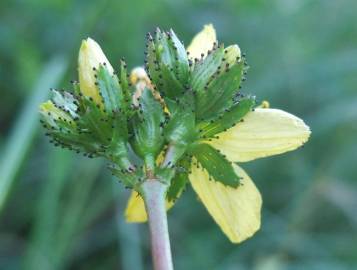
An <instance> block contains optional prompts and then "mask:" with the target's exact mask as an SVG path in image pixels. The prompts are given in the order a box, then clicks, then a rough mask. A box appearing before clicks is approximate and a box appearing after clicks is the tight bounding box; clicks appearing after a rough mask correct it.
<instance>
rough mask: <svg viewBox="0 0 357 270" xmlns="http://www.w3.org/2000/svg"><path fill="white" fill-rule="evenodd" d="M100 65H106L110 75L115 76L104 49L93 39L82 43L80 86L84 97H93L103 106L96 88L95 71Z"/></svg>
mask: <svg viewBox="0 0 357 270" xmlns="http://www.w3.org/2000/svg"><path fill="white" fill-rule="evenodd" d="M99 65H104V66H106V68H107V69H108V71H109V73H111V74H113V72H114V70H113V67H112V66H111V65H110V63H109V61H108V59H107V57H106V56H105V55H104V53H103V51H102V49H101V48H100V46H99V45H98V43H97V42H95V41H94V40H93V39H91V38H87V39H86V40H83V41H82V45H81V48H80V50H79V56H78V73H79V86H80V91H81V92H82V94H83V95H85V96H88V97H92V98H93V99H94V101H95V102H97V103H98V104H101V103H102V101H101V97H100V95H99V90H98V87H97V86H96V84H95V82H96V78H95V76H94V75H95V73H96V72H95V70H96V69H98V67H99Z"/></svg>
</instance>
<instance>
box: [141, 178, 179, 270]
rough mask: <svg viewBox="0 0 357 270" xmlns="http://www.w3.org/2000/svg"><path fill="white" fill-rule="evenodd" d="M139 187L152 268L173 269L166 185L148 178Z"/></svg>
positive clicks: (157, 269) (158, 269)
mask: <svg viewBox="0 0 357 270" xmlns="http://www.w3.org/2000/svg"><path fill="white" fill-rule="evenodd" d="M141 187H142V191H143V197H144V201H145V208H146V212H147V214H148V221H149V229H150V238H151V253H152V259H153V264H154V269H155V270H173V265H172V258H171V249H170V239H169V231H168V227H167V216H166V208H165V194H166V190H167V185H166V184H164V183H161V182H160V181H158V180H157V179H148V180H147V181H145V182H144V183H143V184H142V186H141Z"/></svg>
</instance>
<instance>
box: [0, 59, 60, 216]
mask: <svg viewBox="0 0 357 270" xmlns="http://www.w3.org/2000/svg"><path fill="white" fill-rule="evenodd" d="M66 66H67V65H66V62H65V60H64V59H63V58H62V57H56V58H53V59H52V60H51V61H49V62H48V63H47V64H46V65H45V66H44V68H43V72H42V74H41V75H40V77H39V79H38V81H37V83H36V85H35V87H34V90H33V91H32V95H31V96H30V97H29V99H28V100H27V103H26V104H25V106H24V108H23V109H22V111H21V112H20V115H19V117H18V119H17V120H16V123H15V125H14V127H13V129H12V131H11V132H10V135H9V138H8V141H7V142H6V143H5V144H4V150H3V152H2V154H1V161H0V211H1V210H2V209H3V208H4V205H5V202H6V198H7V196H8V195H9V192H10V189H11V187H12V185H13V183H14V181H15V179H16V178H15V176H16V173H17V172H18V170H19V168H20V166H21V163H22V162H23V160H24V157H25V155H26V153H27V151H28V149H29V148H30V145H31V141H32V139H33V137H34V134H35V132H36V130H37V129H38V119H39V113H38V106H39V104H40V103H41V102H42V101H44V100H45V99H46V97H47V95H48V93H49V88H50V87H52V86H54V85H57V84H58V82H59V81H60V80H61V78H62V77H63V74H64V72H65V69H66Z"/></svg>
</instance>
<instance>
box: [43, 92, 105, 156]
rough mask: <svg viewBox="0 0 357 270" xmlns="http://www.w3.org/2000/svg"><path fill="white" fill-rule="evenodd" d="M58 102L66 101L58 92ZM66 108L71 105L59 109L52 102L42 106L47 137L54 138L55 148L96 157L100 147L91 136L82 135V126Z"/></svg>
mask: <svg viewBox="0 0 357 270" xmlns="http://www.w3.org/2000/svg"><path fill="white" fill-rule="evenodd" d="M56 95H57V98H56V99H57V102H58V100H62V101H63V100H64V96H62V98H60V97H59V96H60V95H62V94H61V93H59V92H57V94H56ZM65 107H71V106H70V104H67V105H66V106H61V107H59V106H58V105H56V103H52V102H50V101H48V102H46V103H43V104H42V105H41V110H40V112H41V123H42V125H43V127H44V128H46V129H47V133H46V135H47V136H50V137H51V138H52V140H51V142H53V143H54V144H55V146H61V147H63V148H67V149H70V150H74V151H77V152H84V153H85V154H86V155H89V156H96V155H98V154H99V152H100V149H101V148H100V145H99V144H98V143H96V141H95V140H93V137H92V136H91V135H90V134H87V133H82V132H81V131H80V130H81V129H80V126H79V125H78V123H77V122H76V121H75V119H73V118H72V117H71V116H70V113H69V112H68V111H64V108H65Z"/></svg>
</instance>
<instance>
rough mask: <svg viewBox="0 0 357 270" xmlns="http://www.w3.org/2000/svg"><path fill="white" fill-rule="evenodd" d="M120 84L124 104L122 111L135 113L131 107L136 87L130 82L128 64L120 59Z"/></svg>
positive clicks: (129, 114)
mask: <svg viewBox="0 0 357 270" xmlns="http://www.w3.org/2000/svg"><path fill="white" fill-rule="evenodd" d="M118 76H119V85H120V88H121V91H122V95H123V99H124V100H123V104H122V111H123V112H124V113H125V114H126V115H127V116H128V117H130V116H132V115H133V110H132V109H131V105H132V94H133V93H134V89H132V88H133V87H132V85H131V83H130V82H129V73H128V70H127V66H126V63H125V61H124V60H123V59H122V60H120V69H119V74H118Z"/></svg>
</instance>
